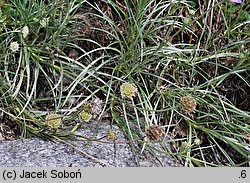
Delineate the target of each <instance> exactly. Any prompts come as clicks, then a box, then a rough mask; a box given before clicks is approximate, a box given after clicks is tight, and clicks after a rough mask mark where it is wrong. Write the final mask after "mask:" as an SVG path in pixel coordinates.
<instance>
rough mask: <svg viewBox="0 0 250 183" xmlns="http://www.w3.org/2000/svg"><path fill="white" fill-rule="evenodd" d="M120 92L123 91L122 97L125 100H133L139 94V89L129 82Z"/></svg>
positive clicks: (123, 85)
mask: <svg viewBox="0 0 250 183" xmlns="http://www.w3.org/2000/svg"><path fill="white" fill-rule="evenodd" d="M120 90H121V95H122V97H123V98H125V97H127V98H129V99H131V98H132V97H134V96H135V94H136V93H137V88H136V87H135V86H134V85H133V84H131V83H129V82H126V83H123V84H122V85H121V88H120Z"/></svg>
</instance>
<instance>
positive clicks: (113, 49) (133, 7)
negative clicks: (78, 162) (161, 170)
mask: <svg viewBox="0 0 250 183" xmlns="http://www.w3.org/2000/svg"><path fill="white" fill-rule="evenodd" d="M2 2H3V1H0V10H1V11H0V49H1V52H0V96H1V97H0V110H1V111H3V112H4V113H5V115H6V116H8V118H9V119H10V120H12V121H14V122H16V124H17V125H18V126H19V127H20V131H21V134H22V135H23V136H25V135H26V134H27V133H33V134H36V135H40V136H42V137H44V138H51V135H54V136H58V137H59V136H60V137H64V138H67V137H70V136H71V135H74V134H73V132H74V131H75V130H76V129H77V128H78V127H80V126H81V125H79V123H78V120H79V119H78V118H79V117H80V118H81V119H83V120H86V121H88V120H89V119H90V114H88V112H89V111H92V112H93V111H97V112H95V115H96V116H97V119H96V120H97V121H99V120H102V117H103V114H104V113H105V114H107V115H108V116H109V117H110V118H109V119H110V121H111V122H112V123H116V124H117V125H118V126H119V127H120V128H121V129H122V130H123V131H124V133H125V134H127V137H128V138H129V139H130V140H135V139H140V140H137V141H136V142H137V143H134V144H132V145H131V147H132V148H133V150H134V152H135V154H138V153H139V152H142V151H144V150H147V151H149V152H151V154H153V155H155V153H156V152H158V153H165V154H174V155H176V156H180V157H182V160H183V164H184V165H185V166H224V165H226V166H242V165H244V166H246V165H247V162H248V161H249V150H247V146H249V134H250V124H249V123H250V111H249V108H250V103H249V100H248V99H249V97H250V96H249V93H250V82H249V81H250V71H249V68H250V62H249V59H248V58H249V43H250V35H249V23H250V22H249V13H248V10H249V5H247V4H245V3H242V4H232V3H230V2H227V1H226V2H224V1H223V2H217V1H206V0H204V1H202V2H203V4H204V6H199V3H198V1H172V0H171V1H153V0H138V1H134V0H124V1H119V2H118V1H113V0H104V1H101V2H97V3H91V2H88V1H77V0H67V1H66V0H65V1H59V0H58V1H57V0H56V1H42V0H36V1H24V0H22V1H21V0H10V1H7V0H6V1H5V2H4V3H2ZM25 26H27V27H28V34H27V36H24V35H26V34H24V31H23V30H24V27H25ZM13 42H16V43H18V44H19V49H17V50H15V52H14V51H13V50H11V48H10V45H11V43H13ZM124 83H127V85H128V86H129V88H128V89H127V90H124V91H123V93H121V89H124V86H125V85H124ZM122 86H123V87H122ZM126 95H127V96H126ZM124 96H126V97H124ZM187 96H188V97H187ZM185 97H186V98H185ZM91 98H97V99H96V100H91V101H101V100H99V99H98V98H100V99H102V101H103V102H104V104H102V106H101V107H100V106H99V108H98V110H97V108H96V107H94V106H95V105H90V106H87V109H86V103H87V101H89V100H90V99H91ZM184 99H186V100H187V99H189V100H190V101H189V103H188V104H186V106H183V101H186V100H184ZM99 103H100V102H99ZM191 104H192V105H191ZM91 107H92V108H93V109H92V108H91ZM187 107H188V108H187ZM94 108H95V109H94ZM184 109H185V110H184ZM100 111H101V112H100ZM52 112H56V114H58V115H59V114H60V119H61V120H62V124H61V121H60V126H58V129H57V130H53V129H52V130H51V129H50V128H48V125H47V124H46V119H45V118H46V116H47V115H48V114H50V113H52ZM97 113H98V114H97ZM96 116H95V117H96ZM85 118H86V119H85ZM150 126H159V128H162V129H164V132H163V133H164V134H163V138H162V139H161V140H160V141H157V142H151V141H150V140H146V139H147V138H144V137H145V134H146V129H148V128H149V127H150ZM160 132H161V130H160ZM151 135H153V136H154V135H155V134H154V131H153V132H152V133H151ZM161 135H162V134H157V137H158V136H159V137H161ZM155 143H160V144H161V145H162V147H163V148H156V147H155V146H154V145H155ZM166 143H168V144H170V145H171V147H172V149H169V148H167V146H166V147H165V146H164V144H166Z"/></svg>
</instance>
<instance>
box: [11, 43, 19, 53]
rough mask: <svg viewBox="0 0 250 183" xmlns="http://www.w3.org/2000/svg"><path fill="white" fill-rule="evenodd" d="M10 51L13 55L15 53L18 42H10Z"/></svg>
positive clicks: (17, 48)
mask: <svg viewBox="0 0 250 183" xmlns="http://www.w3.org/2000/svg"><path fill="white" fill-rule="evenodd" d="M10 49H11V51H12V52H13V53H16V52H17V51H18V50H19V44H18V42H16V41H15V42H12V43H10Z"/></svg>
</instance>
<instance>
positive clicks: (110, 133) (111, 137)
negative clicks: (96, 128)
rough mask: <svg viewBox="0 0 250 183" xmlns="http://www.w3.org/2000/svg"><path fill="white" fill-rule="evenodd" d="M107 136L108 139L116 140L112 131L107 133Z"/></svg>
mask: <svg viewBox="0 0 250 183" xmlns="http://www.w3.org/2000/svg"><path fill="white" fill-rule="evenodd" d="M106 136H107V138H109V139H114V138H115V133H114V132H113V131H112V130H111V129H109V130H108V131H107V133H106Z"/></svg>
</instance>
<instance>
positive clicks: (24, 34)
mask: <svg viewBox="0 0 250 183" xmlns="http://www.w3.org/2000/svg"><path fill="white" fill-rule="evenodd" d="M22 34H23V38H26V37H27V36H28V34H29V28H28V26H24V27H23V29H22Z"/></svg>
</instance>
